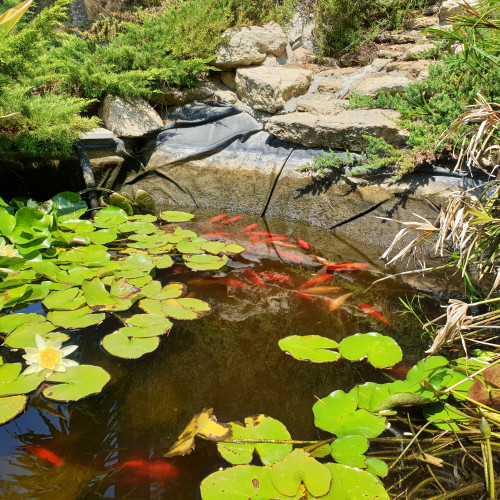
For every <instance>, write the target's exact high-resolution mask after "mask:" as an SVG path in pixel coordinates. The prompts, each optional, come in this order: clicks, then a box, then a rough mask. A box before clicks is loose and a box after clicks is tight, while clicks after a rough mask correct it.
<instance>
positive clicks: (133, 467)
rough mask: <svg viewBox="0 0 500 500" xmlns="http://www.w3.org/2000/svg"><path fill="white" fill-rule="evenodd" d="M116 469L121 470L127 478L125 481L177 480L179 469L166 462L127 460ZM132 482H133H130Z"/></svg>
mask: <svg viewBox="0 0 500 500" xmlns="http://www.w3.org/2000/svg"><path fill="white" fill-rule="evenodd" d="M117 468H118V469H121V470H123V471H125V472H127V474H129V476H128V477H127V480H129V481H130V480H133V479H136V480H141V479H145V478H150V479H156V480H158V479H163V480H165V479H178V478H179V477H180V471H179V469H178V468H177V467H176V466H175V465H172V464H169V463H168V462H164V461H163V460H153V461H151V462H150V461H148V460H142V459H140V460H128V461H127V462H123V463H122V464H118V465H117ZM132 482H133V481H132Z"/></svg>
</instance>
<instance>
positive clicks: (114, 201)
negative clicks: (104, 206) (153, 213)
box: [109, 193, 134, 215]
mask: <svg viewBox="0 0 500 500" xmlns="http://www.w3.org/2000/svg"><path fill="white" fill-rule="evenodd" d="M109 204H110V205H111V206H112V207H119V208H121V209H122V210H123V211H124V212H125V213H126V214H127V215H134V209H133V208H132V205H131V204H130V201H128V200H127V198H125V196H122V195H121V194H118V193H112V194H110V195H109Z"/></svg>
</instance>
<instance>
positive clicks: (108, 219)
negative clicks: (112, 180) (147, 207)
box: [94, 206, 128, 229]
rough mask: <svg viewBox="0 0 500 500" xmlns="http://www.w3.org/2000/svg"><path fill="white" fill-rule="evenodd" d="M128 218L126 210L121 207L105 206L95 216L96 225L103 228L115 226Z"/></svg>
mask: <svg viewBox="0 0 500 500" xmlns="http://www.w3.org/2000/svg"><path fill="white" fill-rule="evenodd" d="M127 220H128V215H127V213H126V212H125V210H123V209H121V208H119V207H111V206H110V207H104V208H102V209H101V210H99V212H97V214H96V216H95V217H94V225H95V226H97V227H102V228H105V229H107V228H112V227H113V228H114V227H116V226H118V225H120V224H122V223H123V222H126V221H127Z"/></svg>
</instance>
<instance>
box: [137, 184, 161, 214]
mask: <svg viewBox="0 0 500 500" xmlns="http://www.w3.org/2000/svg"><path fill="white" fill-rule="evenodd" d="M134 201H135V204H136V205H137V208H138V209H139V210H140V211H141V212H149V213H152V214H154V213H156V203H155V200H154V198H153V197H152V196H151V195H150V194H149V193H147V192H146V191H143V190H142V189H138V190H137V192H136V193H135V200H134ZM135 217H138V216H137V215H136V216H135ZM154 220H156V217H154Z"/></svg>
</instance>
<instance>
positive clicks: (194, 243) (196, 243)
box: [177, 237, 209, 254]
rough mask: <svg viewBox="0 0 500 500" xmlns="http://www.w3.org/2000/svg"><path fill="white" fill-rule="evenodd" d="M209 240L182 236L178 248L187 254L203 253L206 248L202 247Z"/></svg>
mask: <svg viewBox="0 0 500 500" xmlns="http://www.w3.org/2000/svg"><path fill="white" fill-rule="evenodd" d="M205 243H209V242H207V240H206V239H205V238H199V237H196V238H182V240H180V241H179V242H178V243H177V250H178V251H179V252H181V253H186V254H202V253H203V252H204V250H203V249H202V248H201V246H202V245H204V244H205Z"/></svg>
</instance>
